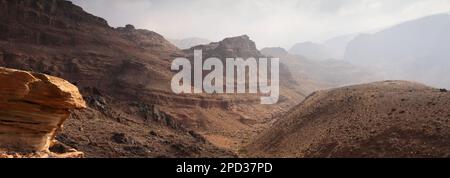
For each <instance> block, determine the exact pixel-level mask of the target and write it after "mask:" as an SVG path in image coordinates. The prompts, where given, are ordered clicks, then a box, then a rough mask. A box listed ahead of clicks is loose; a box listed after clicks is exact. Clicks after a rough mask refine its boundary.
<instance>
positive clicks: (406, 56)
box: [345, 14, 450, 87]
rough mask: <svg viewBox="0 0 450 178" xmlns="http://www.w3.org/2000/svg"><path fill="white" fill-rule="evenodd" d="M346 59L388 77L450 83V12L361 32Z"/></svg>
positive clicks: (446, 84)
mask: <svg viewBox="0 0 450 178" xmlns="http://www.w3.org/2000/svg"><path fill="white" fill-rule="evenodd" d="M345 59H346V60H347V61H349V62H350V63H352V64H355V65H360V66H371V67H375V68H377V70H379V71H381V72H383V73H385V75H386V76H387V77H388V78H392V79H406V80H415V81H419V82H423V83H426V84H429V85H433V86H436V87H450V75H448V66H450V15H449V14H438V15H432V16H428V17H423V18H420V19H416V20H412V21H408V22H405V23H401V24H398V25H395V26H393V27H391V28H388V29H385V30H382V31H380V32H377V33H374V34H362V35H359V36H357V37H356V38H355V39H354V40H352V41H351V42H350V43H349V45H348V47H347V50H346V52H345Z"/></svg>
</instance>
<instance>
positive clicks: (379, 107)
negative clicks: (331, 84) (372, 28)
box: [245, 81, 450, 157]
mask: <svg viewBox="0 0 450 178" xmlns="http://www.w3.org/2000/svg"><path fill="white" fill-rule="evenodd" d="M449 101H450V94H449V93H448V92H447V90H445V89H436V88H431V87H428V86H425V85H422V84H418V83H412V82H405V81H385V82H376V83H371V84H364V85H356V86H350V87H343V88H338V89H332V90H326V91H319V92H315V93H314V94H312V95H310V96H309V97H308V98H307V99H306V100H305V101H303V102H302V103H301V104H300V105H298V106H296V107H295V108H293V109H292V110H291V111H289V112H288V113H287V114H285V115H283V116H282V117H280V118H279V119H278V121H277V122H276V123H275V124H274V126H273V127H272V128H271V129H268V130H267V131H266V132H265V133H264V134H262V136H261V137H259V138H258V139H256V140H255V141H254V142H253V143H252V144H250V145H249V146H248V147H247V149H246V150H245V151H246V152H247V153H248V154H249V155H251V156H257V157H449V156H450V155H449V152H448V150H449V149H450V145H449V144H448V138H449V137H450V110H449V107H448V105H449V104H450V103H449Z"/></svg>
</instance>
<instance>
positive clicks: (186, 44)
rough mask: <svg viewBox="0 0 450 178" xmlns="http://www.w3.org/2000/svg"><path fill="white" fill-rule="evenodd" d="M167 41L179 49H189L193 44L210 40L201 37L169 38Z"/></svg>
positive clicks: (205, 42)
mask: <svg viewBox="0 0 450 178" xmlns="http://www.w3.org/2000/svg"><path fill="white" fill-rule="evenodd" d="M169 41H170V42H171V43H172V44H174V45H175V46H176V47H178V48H180V49H189V48H192V47H194V46H198V45H204V44H209V43H211V41H209V40H207V39H203V38H185V39H169Z"/></svg>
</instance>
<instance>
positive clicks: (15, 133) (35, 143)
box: [0, 67, 86, 153]
mask: <svg viewBox="0 0 450 178" xmlns="http://www.w3.org/2000/svg"><path fill="white" fill-rule="evenodd" d="M0 81H1V83H0V132H1V134H0V151H7V152H24V153H26V152H48V151H49V147H50V146H51V145H52V144H53V143H54V138H55V135H56V131H57V130H59V129H61V127H62V124H63V122H64V121H65V120H66V119H67V118H68V117H69V115H70V112H69V110H71V109H82V108H85V107H86V103H85V102H84V100H83V98H82V96H81V94H80V93H79V91H78V88H77V87H76V86H74V85H72V84H70V83H69V82H67V81H65V80H63V79H60V78H57V77H52V76H48V75H44V74H38V73H30V72H25V71H19V70H13V69H7V68H2V67H0Z"/></svg>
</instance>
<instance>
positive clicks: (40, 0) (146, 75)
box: [0, 0, 308, 157]
mask: <svg viewBox="0 0 450 178" xmlns="http://www.w3.org/2000/svg"><path fill="white" fill-rule="evenodd" d="M0 20H1V21H0V66H3V67H8V68H13V69H21V70H26V71H33V72H40V73H45V74H49V75H53V76H57V77H60V78H63V79H66V80H68V81H69V82H71V83H73V84H75V85H76V86H77V87H78V88H79V89H80V92H81V94H82V95H83V97H84V99H85V100H86V102H87V105H88V109H86V110H83V111H80V112H74V113H73V115H72V116H71V117H72V118H73V119H69V120H68V121H67V123H66V125H65V129H64V130H63V131H62V132H61V134H60V135H58V139H59V140H60V141H61V142H63V143H65V144H67V145H69V146H72V147H74V148H76V149H78V150H80V151H83V152H85V154H86V156H87V157H127V156H128V157H180V156H183V157H204V156H207V157H212V156H214V157H216V156H217V157H222V156H227V157H233V156H235V155H236V152H237V150H238V149H239V147H240V146H241V145H243V144H246V142H247V141H248V140H249V138H252V137H254V136H255V135H257V133H258V132H260V131H261V129H263V128H265V127H266V126H267V125H268V124H269V123H270V122H271V120H272V118H274V117H275V116H276V115H277V114H279V113H281V112H284V111H286V109H287V108H289V106H293V105H295V104H297V103H296V102H298V101H300V100H302V99H303V98H304V97H305V96H306V95H307V94H308V93H306V92H302V91H301V90H300V91H298V90H293V88H295V87H291V86H290V84H289V83H286V84H285V85H283V86H284V87H285V88H286V90H284V89H282V98H281V99H280V103H279V104H278V105H272V106H261V105H259V98H258V97H257V96H249V97H241V96H238V95H225V96H212V95H175V94H173V92H171V90H170V81H171V78H172V76H173V74H174V73H173V72H172V71H171V70H170V64H171V61H172V60H173V59H175V58H177V57H185V56H186V57H188V56H189V53H188V52H186V51H181V50H180V49H178V48H176V47H175V46H174V45H172V44H170V43H169V42H168V41H167V40H166V39H165V38H164V37H162V36H161V35H159V34H157V33H155V32H152V31H149V30H140V29H135V28H134V27H133V26H132V25H127V26H126V27H120V28H112V27H110V26H109V25H108V23H107V22H106V21H105V20H104V19H102V18H100V17H96V16H94V15H91V14H89V13H87V12H85V11H84V10H83V9H81V8H80V7H78V6H76V5H74V4H72V3H71V2H69V1H64V0H55V1H46V0H37V1H34V0H0ZM252 43H253V42H252V41H251V40H250V39H249V38H241V37H236V38H229V39H227V40H224V41H223V42H218V43H217V44H223V45H222V46H220V45H219V46H217V48H215V50H214V51H206V52H205V56H208V53H212V52H217V53H214V54H218V55H223V56H225V55H238V54H241V53H242V54H244V53H247V54H251V55H259V51H258V50H257V49H256V47H255V46H254V45H246V44H252ZM242 44H244V46H242ZM253 44H254V43H253ZM222 52H226V53H222ZM255 57H258V56H255ZM283 72H284V74H282V76H289V75H290V73H289V71H287V70H284V71H283ZM293 84H294V86H295V85H296V84H295V82H294V83H293ZM288 88H289V89H288ZM256 99H258V100H256ZM292 101H295V102H292ZM150 133H151V134H150ZM117 135H120V137H125V138H126V139H128V140H132V141H117V140H116V136H117ZM119 140H121V139H119ZM181 145H182V146H181ZM230 150H231V151H230Z"/></svg>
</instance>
